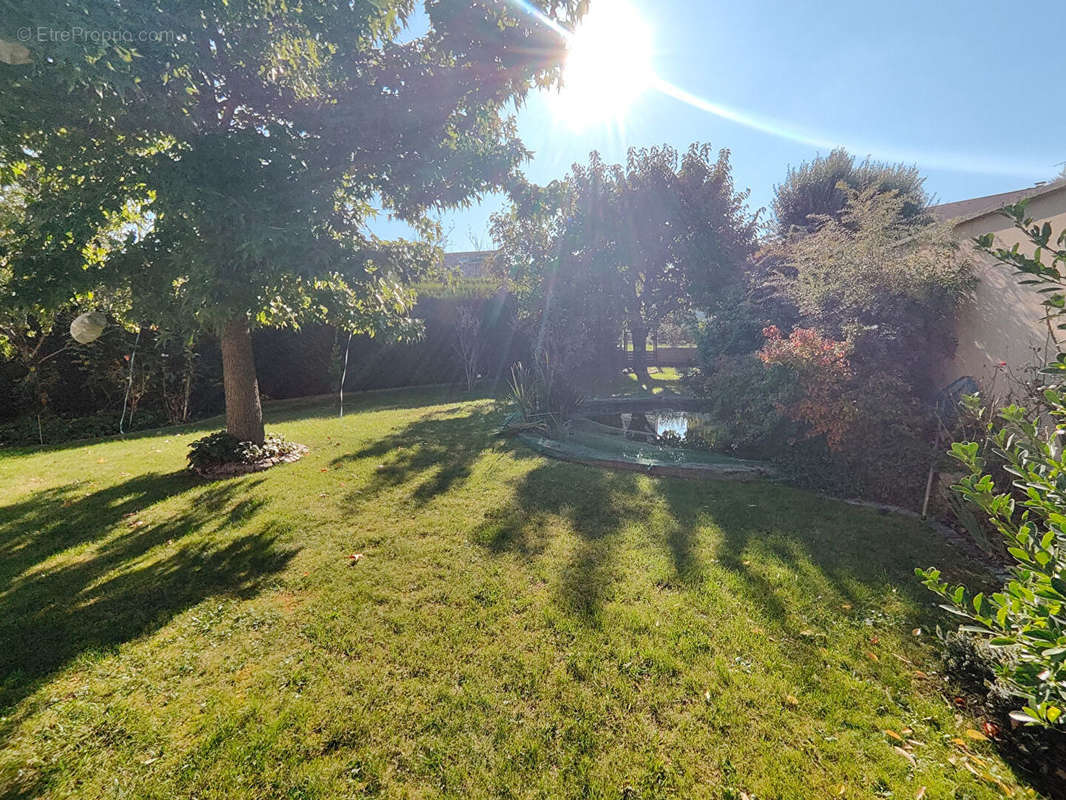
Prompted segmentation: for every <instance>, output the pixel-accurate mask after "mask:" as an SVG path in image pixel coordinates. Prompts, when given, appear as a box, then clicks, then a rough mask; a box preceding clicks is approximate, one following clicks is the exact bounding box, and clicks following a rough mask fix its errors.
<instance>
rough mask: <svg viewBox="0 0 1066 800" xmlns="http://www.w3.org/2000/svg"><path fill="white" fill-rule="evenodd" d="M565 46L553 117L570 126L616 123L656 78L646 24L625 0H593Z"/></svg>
mask: <svg viewBox="0 0 1066 800" xmlns="http://www.w3.org/2000/svg"><path fill="white" fill-rule="evenodd" d="M590 5H591V8H590V10H589V12H588V14H586V15H585V17H584V18H583V19H582V20H581V22H580V24H579V25H578V27H577V29H576V30H575V31H574V32H573V34H571V35H570V37H569V39H568V40H567V45H566V63H565V65H564V67H563V85H562V89H561V90H560V91H559V92H558V93H557V94H553V101H554V105H555V113H556V115H557V116H558V117H559V118H560V119H562V120H563V121H565V122H566V123H567V124H568V125H570V126H571V127H572V128H574V129H575V130H581V129H584V128H586V127H588V126H590V125H594V124H599V123H609V122H620V121H621V120H622V119H623V118H624V117H625V114H626V111H627V110H628V109H629V107H630V106H631V105H632V104H633V102H634V101H635V100H636V99H637V98H638V97H640V95H641V94H643V93H644V91H645V90H646V89H648V88H649V87H650V86H651V85H652V82H653V81H654V78H655V71H654V69H653V67H652V35H651V28H649V27H648V25H647V24H646V23H645V22H644V20H643V19H641V17H640V15H639V14H638V13H637V12H636V10H635V9H634V8H633V7H632V6H630V5H629V4H628V3H626V2H624V0H593V2H592V3H591V4H590Z"/></svg>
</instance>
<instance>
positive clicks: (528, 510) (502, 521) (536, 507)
mask: <svg viewBox="0 0 1066 800" xmlns="http://www.w3.org/2000/svg"><path fill="white" fill-rule="evenodd" d="M637 484H638V477H637V475H635V474H633V473H630V472H608V471H606V470H599V469H595V468H593V467H583V466H576V465H570V464H558V463H554V462H548V463H545V464H544V465H542V466H539V467H536V468H534V469H533V470H531V471H530V472H529V473H527V474H526V475H525V476H524V477H523V478H522V480H521V481H520V482H519V484H518V485H517V486H516V487H515V495H514V502H513V503H512V504H509V505H507V506H504V507H501V508H498V509H496V510H495V511H493V512H491V513H490V514H489V515H488V517H487V519H486V520H485V521H484V522H483V523H482V524H481V525H480V526H479V527H478V528H477V529H476V530H475V532H474V540H475V541H476V542H478V543H479V544H481V545H482V546H484V547H486V548H488V549H489V550H490V551H491V552H493V553H497V554H500V553H504V552H515V553H519V554H521V555H526V556H531V555H536V554H537V553H539V552H541V551H542V550H543V548H544V545H545V537H546V535H547V530H548V528H549V526H550V525H551V524H552V523H553V521H555V520H564V521H565V522H567V523H568V524H569V525H570V527H571V528H572V529H573V531H574V532H575V533H576V534H577V536H578V542H577V544H576V546H575V547H574V549H573V551H572V553H571V555H570V558H569V560H568V562H567V564H566V565H565V566H564V567H563V570H562V575H561V576H560V581H559V585H558V598H557V599H558V601H559V603H560V605H561V606H563V607H565V608H568V609H570V610H571V611H573V612H575V613H576V614H577V615H578V616H579V617H581V618H582V619H584V620H586V621H588V622H594V621H596V620H597V619H598V617H599V614H600V611H601V608H602V606H603V603H604V601H605V599H606V598H607V597H609V596H610V594H611V591H612V585H613V583H614V582H615V574H614V569H615V554H616V544H617V539H618V536H619V535H620V534H621V533H622V531H623V530H624V529H625V527H626V526H628V525H633V524H640V523H642V522H645V521H647V518H648V513H649V512H648V507H647V505H646V504H644V503H643V502H642V501H641V496H640V495H641V493H640V490H639V487H638V485H637Z"/></svg>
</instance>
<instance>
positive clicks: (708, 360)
mask: <svg viewBox="0 0 1066 800" xmlns="http://www.w3.org/2000/svg"><path fill="white" fill-rule="evenodd" d="M730 299H731V300H733V302H723V303H722V304H720V305H719V306H718V307H717V308H716V310H715V312H714V316H712V317H710V318H708V319H707V320H706V321H704V322H701V323H700V324H699V325H698V326H697V328H696V344H697V346H698V348H699V357H700V363H701V364H702V365H703V368H704V371H705V372H707V373H710V372H713V371H714V369H715V367H716V366H717V364H718V361H719V359H720V358H722V357H723V356H738V355H745V354H748V353H754V352H755V351H756V350H758V349H759V348H760V347H761V346H762V344H763V341H764V339H763V334H762V331H763V328H765V327H766V320H765V319H764V318H763V315H762V314H760V313H759V309H758V308H757V307H756V306H755V305H754V304H753V303H751V302H750V301H749V300H747V299H744V298H730Z"/></svg>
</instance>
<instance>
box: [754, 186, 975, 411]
mask: <svg viewBox="0 0 1066 800" xmlns="http://www.w3.org/2000/svg"><path fill="white" fill-rule="evenodd" d="M905 203H906V201H905V198H904V197H903V196H902V195H899V194H893V193H879V192H876V191H875V190H874V189H872V188H871V189H866V190H863V191H861V192H849V193H848V195H847V198H846V202H845V206H844V209H843V211H842V213H841V214H840V217H839V218H836V217H822V218H819V220H818V221H819V226H818V228H817V230H815V231H814V232H813V233H810V234H806V235H801V236H793V237H790V238H788V239H786V240H784V241H783V242H781V243H780V244H779V245H778V246H777V248H776V249H775V254H776V256H777V258H778V259H779V260H780V263H781V264H782V265H784V266H785V268H786V274H785V275H783V276H782V277H781V278H780V279H779V280H778V286H779V288H780V290H781V291H782V292H783V293H785V294H786V295H787V296H788V297H789V298H790V299H791V300H792V301H793V302H794V303H795V304H796V306H797V307H798V309H799V311H800V313H801V315H803V317H804V319H805V320H806V321H807V325H808V326H809V327H813V328H817V329H818V330H819V331H821V332H822V333H824V334H827V335H829V336H831V337H833V338H836V339H848V340H850V341H851V343H852V345H853V349H854V351H855V355H854V358H853V360H854V361H855V362H856V367H857V369H858V370H859V371H861V372H867V371H882V372H889V373H892V374H895V375H898V376H900V377H903V378H905V379H906V380H907V381H908V382H909V383H910V384H911V385H912V386H914V388H915V391H916V392H917V393H918V394H926V393H928V391H929V390H930V389H931V388H932V383H933V382H934V381H935V373H936V370H937V368H938V365H939V364H940V363H941V361H942V359H943V358H944V357H945V356H947V355H950V353H951V351H952V348H953V346H954V344H953V343H954V336H953V334H954V319H955V310H956V308H957V307H958V305H959V303H960V302H961V300H962V298H963V297H964V296H965V295H966V292H967V291H968V290H969V289H970V287H971V286H972V285H973V283H974V278H973V270H972V265H971V263H970V262H969V261H968V260H967V259H966V258H964V257H962V255H961V253H960V252H959V247H958V242H957V240H956V238H955V236H954V233H953V232H952V231H951V229H950V227H948V226H946V225H942V224H933V223H929V224H916V223H914V222H908V221H906V220H905V218H904V210H905Z"/></svg>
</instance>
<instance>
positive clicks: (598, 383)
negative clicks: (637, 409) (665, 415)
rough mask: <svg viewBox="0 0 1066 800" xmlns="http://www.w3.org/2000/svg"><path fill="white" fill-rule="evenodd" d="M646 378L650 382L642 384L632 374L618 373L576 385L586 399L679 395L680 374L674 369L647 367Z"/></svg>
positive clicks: (579, 382) (590, 379)
mask: <svg viewBox="0 0 1066 800" xmlns="http://www.w3.org/2000/svg"><path fill="white" fill-rule="evenodd" d="M648 377H649V378H651V380H650V381H649V382H647V383H644V382H642V381H641V380H640V379H639V378H637V376H636V375H635V374H633V373H632V372H626V373H622V372H620V373H618V376H617V377H615V378H612V379H610V380H604V379H603V378H602V377H599V376H597V377H594V378H589V379H588V380H586V381H578V382H577V384H578V388H579V389H580V390H581V391H582V392H583V393H584V394H585V395H586V396H587V397H651V396H660V395H671V394H680V393H681V383H680V381H681V373H680V372H679V371H678V370H677V369H676V368H675V367H649V368H648Z"/></svg>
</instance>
